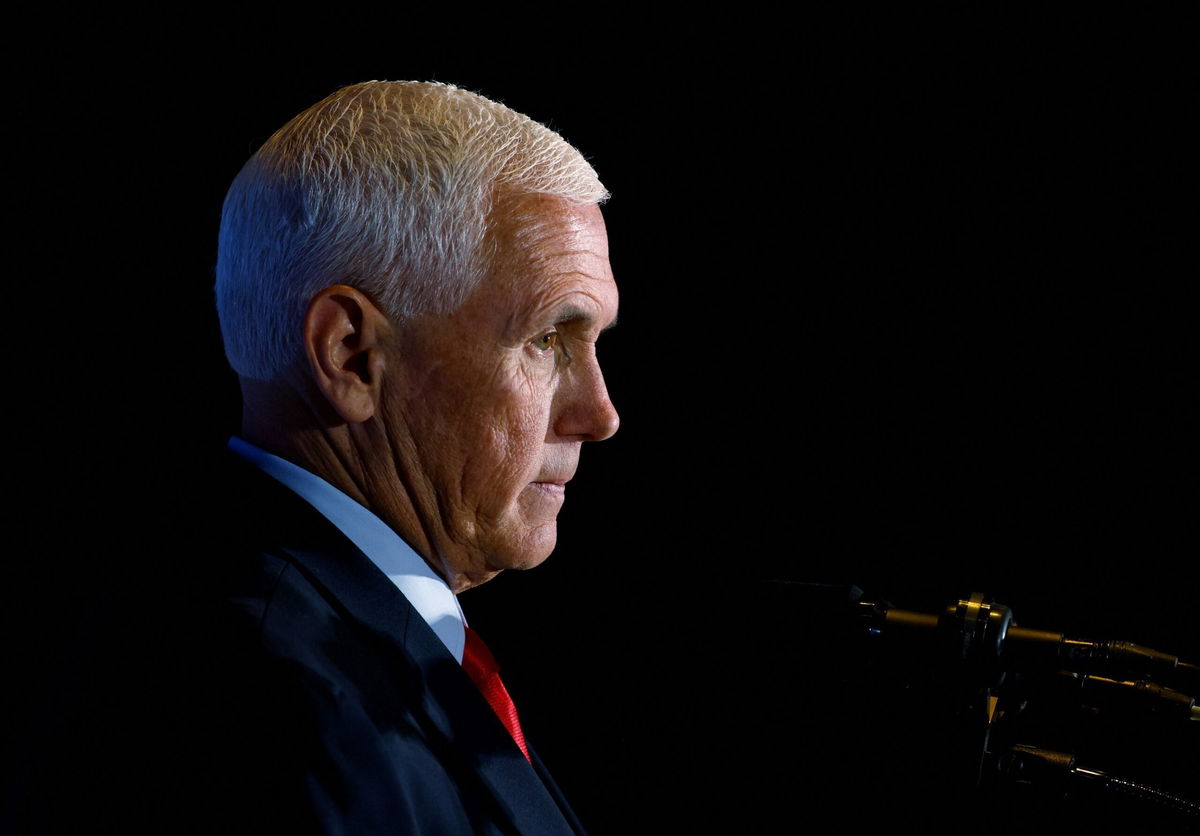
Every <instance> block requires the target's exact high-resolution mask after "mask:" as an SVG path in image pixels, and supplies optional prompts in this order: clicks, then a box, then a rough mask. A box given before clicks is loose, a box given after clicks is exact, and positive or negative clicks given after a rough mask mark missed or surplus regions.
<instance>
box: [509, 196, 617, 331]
mask: <svg viewBox="0 0 1200 836" xmlns="http://www.w3.org/2000/svg"><path fill="white" fill-rule="evenodd" d="M495 218H496V221H495V223H494V226H493V230H492V235H491V246H492V269H491V271H490V275H489V278H488V279H487V280H486V281H485V285H490V286H491V287H492V288H494V289H495V290H496V291H502V292H503V291H506V292H507V293H508V294H511V297H512V298H513V299H514V301H517V300H520V302H521V303H522V304H528V305H538V304H539V303H541V304H552V303H554V302H556V301H565V300H560V299H559V298H558V297H563V296H571V295H582V297H584V298H583V299H582V300H577V301H587V300H589V299H590V300H591V301H592V302H593V303H594V304H596V305H598V306H600V307H602V308H608V307H615V283H614V281H613V276H612V268H611V267H610V265H609V260H608V235H607V232H606V230H605V226H604V217H603V216H602V215H601V213H600V207H599V206H596V205H595V204H591V205H585V206H576V205H571V204H568V203H566V202H565V201H562V200H560V199H557V198H551V197H546V196H540V195H539V196H533V197H526V198H523V199H521V200H520V201H514V202H509V203H508V204H502V205H501V206H499V207H497V212H496V214H495ZM607 313H609V312H608V311H596V314H597V315H605V314H607ZM611 313H612V314H613V315H615V310H613V311H611ZM601 324H604V323H601Z"/></svg>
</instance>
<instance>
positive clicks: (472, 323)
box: [379, 198, 618, 591]
mask: <svg viewBox="0 0 1200 836" xmlns="http://www.w3.org/2000/svg"><path fill="white" fill-rule="evenodd" d="M505 216H506V217H507V218H508V221H507V223H505V224H504V225H503V226H502V227H501V228H500V229H499V230H498V237H497V240H496V243H497V244H498V250H499V252H500V253H501V256H500V258H499V259H498V263H497V264H496V265H495V267H494V269H493V271H492V274H491V275H489V276H488V277H487V278H486V279H485V280H484V281H483V282H482V284H481V285H480V286H479V287H478V288H477V289H476V290H475V291H474V293H473V294H472V295H471V296H470V297H468V299H467V300H466V302H465V303H464V304H463V306H462V307H461V308H460V309H459V310H458V311H456V312H455V313H454V314H452V315H450V316H426V317H421V318H418V319H416V320H415V321H412V322H411V323H407V324H406V327H405V328H404V329H403V331H402V332H401V333H400V334H399V335H398V336H397V338H396V348H397V354H398V356H397V357H395V358H394V359H393V360H392V361H391V362H390V363H389V365H391V366H392V369H391V372H390V374H389V375H388V376H387V378H386V379H385V383H384V387H383V391H382V399H381V405H380V413H381V417H382V421H383V425H384V426H385V427H386V432H387V436H388V439H387V445H386V446H387V448H388V450H389V451H390V455H391V457H392V464H393V474H392V475H393V479H392V489H393V490H396V489H401V490H403V493H404V496H405V497H407V498H408V500H409V502H410V503H411V506H412V511H413V514H412V516H413V517H414V518H415V520H414V521H415V523H416V525H417V526H419V528H420V532H421V537H420V538H412V539H424V540H425V541H426V542H427V543H428V544H429V549H430V551H429V554H427V559H428V560H431V562H432V563H433V565H434V568H435V569H436V570H437V571H439V573H441V574H442V576H443V577H444V578H446V579H447V580H448V581H449V582H450V585H451V588H452V589H455V591H460V590H461V589H464V588H467V587H469V586H473V585H476V584H478V583H482V582H483V581H485V580H487V579H489V578H490V577H492V576H494V575H495V574H496V573H497V572H499V571H502V570H504V569H516V568H527V567H530V566H535V565H537V564H538V563H540V562H541V561H542V560H544V559H545V558H546V557H547V556H548V555H549V554H550V552H551V551H552V550H553V548H554V545H555V541H556V536H557V527H556V518H557V515H558V512H559V509H560V508H561V507H562V504H563V500H564V497H565V494H566V484H567V482H568V481H570V479H571V478H572V477H573V476H574V475H575V470H576V467H577V466H578V464H579V455H580V448H581V447H582V445H583V442H585V441H599V440H602V439H605V438H608V437H609V436H611V435H612V434H613V433H614V432H616V429H617V425H618V417H617V413H616V411H615V409H614V408H613V405H612V403H611V401H610V400H609V397H608V391H607V389H606V388H605V384H604V378H603V376H602V374H601V371H600V366H599V363H598V361H597V358H596V340H597V338H598V337H599V335H600V332H601V331H602V330H603V329H604V328H606V327H607V326H609V325H610V324H612V322H613V321H614V320H615V318H616V313H617V286H616V284H615V282H614V281H613V277H612V270H611V268H610V266H609V261H608V240H607V235H606V232H605V227H604V221H603V218H602V216H601V214H600V209H599V207H597V206H587V207H569V206H567V205H566V204H563V203H561V202H560V201H557V200H552V199H547V198H540V199H539V198H534V199H526V200H525V201H524V202H523V203H522V204H521V205H519V206H517V207H512V208H510V209H509V211H508V212H506V213H505ZM387 487H388V486H386V485H380V486H379V488H380V489H381V490H383V491H386V490H387ZM395 501H396V502H397V503H398V504H401V505H402V504H404V501H403V498H402V497H395ZM401 533H402V534H403V533H404V532H403V531H402V532H401ZM412 539H410V542H412Z"/></svg>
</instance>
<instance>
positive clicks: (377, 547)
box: [18, 82, 618, 834]
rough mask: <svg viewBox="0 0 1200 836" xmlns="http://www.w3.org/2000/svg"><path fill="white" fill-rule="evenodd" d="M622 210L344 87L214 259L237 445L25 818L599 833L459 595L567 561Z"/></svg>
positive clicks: (277, 146)
mask: <svg viewBox="0 0 1200 836" xmlns="http://www.w3.org/2000/svg"><path fill="white" fill-rule="evenodd" d="M605 197H606V193H605V190H604V188H603V186H602V185H601V184H600V182H599V180H598V179H597V177H596V175H595V173H594V172H593V171H592V169H591V168H590V166H588V165H587V163H586V162H585V161H584V160H583V158H582V157H581V156H580V154H579V153H578V152H577V151H576V150H575V149H573V148H572V147H571V146H569V145H568V144H567V143H566V142H565V141H564V140H562V139H561V138H560V137H559V136H557V135H556V134H554V133H553V132H551V131H550V130H548V129H546V128H544V127H542V126H541V125H538V124H536V123H534V122H532V121H531V120H529V119H528V118H526V117H524V116H522V115H520V114H517V113H514V112H512V111H511V110H508V109H507V108H505V107H503V106H501V105H499V104H496V103H494V102H491V101H488V100H486V99H484V98H481V97H479V96H477V95H474V94H471V93H468V92H466V91H463V90H459V89H456V88H454V87H451V86H446V85H439V84H422V83H385V82H370V83H366V84H359V85H354V86H351V87H347V88H345V89H343V90H340V91H338V92H336V93H334V94H333V95H331V96H330V97H329V98H327V99H325V100H324V101H322V102H320V103H318V104H316V105H314V106H313V107H312V108H310V109H309V110H307V111H306V112H304V113H302V114H300V115H299V116H297V117H296V118H295V119H293V120H292V121H291V122H289V123H288V124H287V125H286V126H285V127H284V128H282V129H281V130H280V131H279V132H278V133H276V134H275V135H274V136H272V137H271V138H270V139H269V140H267V142H266V143H265V144H264V145H263V147H262V148H261V149H260V150H259V151H258V152H257V153H256V154H255V155H254V157H253V158H252V159H251V160H250V161H249V162H248V163H247V164H246V166H245V168H244V169H243V170H242V171H241V173H240V174H239V175H238V176H237V178H236V180H235V181H234V183H233V185H232V187H231V188H230V191H229V194H228V196H227V198H226V202H225V207H224V211H223V215H222V222H221V233H220V247H219V257H218V265H217V282H216V295H217V305H218V312H219V315H220V320H221V329H222V334H223V336H224V340H225V345H226V353H227V356H228V358H229V361H230V363H231V365H232V366H233V368H234V370H235V371H236V372H237V373H238V376H239V379H240V381H241V388H242V393H243V396H244V410H243V427H242V432H241V433H240V436H239V437H237V438H234V439H232V440H231V441H230V444H229V447H230V449H231V451H232V453H231V454H230V455H229V460H228V461H227V462H223V463H220V464H219V465H218V466H217V471H218V474H219V475H218V478H217V479H216V481H213V482H211V483H210V484H209V485H208V487H207V488H206V490H207V492H208V494H209V496H208V497H206V498H205V501H204V502H203V503H202V506H201V507H199V508H186V507H183V508H181V509H180V514H186V517H185V519H187V520H191V521H194V522H185V523H183V525H182V526H179V525H176V524H175V523H173V522H169V523H168V527H169V528H173V529H177V530H175V531H173V532H172V534H171V535H170V538H169V539H167V538H165V537H164V538H159V539H158V540H157V541H155V540H152V539H151V538H147V540H148V541H149V542H150V548H149V550H150V552H151V562H150V568H149V569H148V570H146V571H142V572H141V574H142V575H143V577H139V580H138V582H137V589H136V590H134V591H132V592H131V594H130V596H129V597H130V600H129V601H128V602H126V603H123V604H122V606H120V607H117V608H114V609H116V610H118V611H119V612H120V613H121V615H122V617H125V615H126V613H128V622H129V625H128V629H127V630H126V631H125V632H124V633H121V632H120V631H118V633H117V635H118V636H122V635H123V636H124V638H117V639H115V640H111V639H109V638H108V637H107V636H106V637H105V638H104V639H103V640H101V641H99V642H98V644H99V645H101V646H102V651H101V653H102V657H99V658H102V659H103V661H102V662H98V663H95V664H94V665H93V666H92V668H91V669H90V670H89V671H88V672H85V673H83V674H81V675H79V676H78V677H77V682H78V683H81V684H83V685H85V686H86V687H87V690H88V691H89V695H88V698H87V700H86V701H83V700H81V701H80V702H81V703H86V708H85V709H84V710H82V711H80V712H76V715H75V716H74V717H73V718H72V719H70V720H57V721H56V722H57V723H58V725H59V726H60V729H61V730H60V731H59V732H58V736H59V738H61V743H62V745H61V746H58V745H56V746H54V747H53V748H51V747H48V746H40V747H38V748H40V749H41V752H42V754H41V755H40V756H39V758H40V760H41V761H42V762H41V763H40V764H34V766H33V767H31V772H32V773H36V774H35V775H34V777H33V778H32V779H30V781H29V783H30V784H31V785H32V786H34V788H35V791H34V792H33V793H30V794H29V798H30V799H31V800H24V799H23V800H20V801H19V805H20V809H19V810H18V814H19V815H20V816H21V817H22V818H23V819H24V820H26V821H29V822H31V823H32V825H31V830H33V831H36V832H45V831H47V830H53V829H54V827H53V825H54V824H57V823H58V822H60V821H63V822H67V823H68V825H67V828H66V829H71V830H75V829H78V828H79V827H80V826H81V822H82V823H83V824H84V825H86V826H85V827H84V829H90V828H91V827H92V826H93V825H95V824H96V823H103V825H104V826H105V828H106V829H116V830H118V831H120V832H156V833H161V832H171V833H177V832H204V833H211V832H230V831H235V832H249V831H254V832H259V833H269V832H281V833H283V832H287V833H293V832H321V833H352V834H370V833H522V834H560V833H573V832H580V831H581V830H582V828H581V827H580V825H579V823H578V821H577V820H576V819H575V817H574V815H573V813H572V812H571V810H570V807H569V806H568V804H567V803H566V801H565V800H564V799H563V798H562V796H561V794H560V793H559V791H558V790H557V788H556V787H555V785H554V782H553V780H552V779H551V778H550V776H549V773H548V772H547V771H546V769H545V768H544V767H543V765H542V763H541V762H540V761H539V759H538V757H537V754H536V752H535V750H534V749H533V747H532V746H530V745H529V744H528V742H527V741H526V740H525V739H524V735H523V730H522V729H521V726H520V718H519V715H518V714H517V712H516V710H515V707H513V706H512V703H511V701H510V700H508V699H507V693H506V691H505V689H504V686H503V684H502V682H501V681H500V680H499V678H498V675H497V673H496V670H495V665H494V660H493V659H492V658H491V657H490V654H489V653H488V651H487V650H486V648H485V647H484V645H483V644H482V641H481V640H480V639H479V638H478V636H476V635H475V634H474V633H473V631H471V630H470V629H469V628H468V627H467V626H466V623H465V619H464V617H463V614H462V610H461V609H460V608H459V606H458V603H457V599H456V597H455V596H456V595H457V594H458V593H460V592H462V591H463V590H466V589H469V588H471V587H473V586H477V585H479V584H481V583H484V582H485V581H487V580H489V579H490V578H493V577H495V576H496V575H497V574H498V573H499V572H502V571H503V570H505V569H514V568H528V567H531V566H535V565H537V564H538V563H540V562H541V561H542V560H544V559H545V558H546V557H547V556H548V555H549V554H550V552H551V550H552V549H553V548H554V545H555V539H556V523H555V520H556V516H557V514H558V512H559V509H560V508H561V506H562V503H563V501H564V496H565V493H566V486H567V483H568V482H569V481H570V480H571V479H572V477H573V476H574V475H575V471H576V468H577V466H578V464H579V456H580V448H581V447H582V445H583V442H585V441H599V440H602V439H605V438H608V437H609V436H611V435H612V434H613V433H614V432H615V431H616V429H617V423H618V418H617V414H616V412H615V410H614V409H613V406H612V404H611V402H610V401H609V398H608V394H607V391H606V389H605V384H604V379H603V377H602V375H601V372H600V368H599V365H598V364H597V359H596V341H597V339H598V337H599V336H600V333H601V332H602V331H603V330H604V329H606V328H607V327H609V326H610V325H612V323H613V322H614V321H615V318H616V313H617V290H616V285H615V284H614V282H613V277H612V273H611V270H610V268H609V263H608V252H607V240H606V235H605V229H604V222H603V219H602V217H601V214H600V210H599V208H598V203H599V202H600V201H601V200H603V199H604V198H605ZM187 481H189V480H187V479H186V476H185V477H184V478H182V479H181V482H184V483H186V482H187ZM179 504H180V505H186V504H187V503H183V502H180V503H179ZM180 534H182V535H183V536H182V537H181V536H180ZM120 565H121V564H120V563H119V562H117V563H114V566H116V567H120ZM114 648H115V650H114ZM80 656H81V657H84V656H89V651H86V650H81V651H80ZM74 687H75V685H74V684H72V685H69V686H64V687H61V688H57V689H56V692H58V693H66V692H69V691H71V690H72V689H73V688H74ZM48 713H49V712H48ZM54 713H55V714H57V712H54ZM63 752H66V754H65V755H64V754H62V753H63ZM39 758H35V760H38V759H39ZM48 823H49V824H48Z"/></svg>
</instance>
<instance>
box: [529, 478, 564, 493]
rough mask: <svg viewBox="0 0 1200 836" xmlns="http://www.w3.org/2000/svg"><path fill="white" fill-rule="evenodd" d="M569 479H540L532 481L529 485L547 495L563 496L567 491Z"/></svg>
mask: <svg viewBox="0 0 1200 836" xmlns="http://www.w3.org/2000/svg"><path fill="white" fill-rule="evenodd" d="M568 481H569V479H539V480H538V481H536V482H530V483H529V487H531V488H533V489H534V490H536V491H539V492H540V493H543V494H545V495H547V496H555V497H563V496H566V493H567V482H568Z"/></svg>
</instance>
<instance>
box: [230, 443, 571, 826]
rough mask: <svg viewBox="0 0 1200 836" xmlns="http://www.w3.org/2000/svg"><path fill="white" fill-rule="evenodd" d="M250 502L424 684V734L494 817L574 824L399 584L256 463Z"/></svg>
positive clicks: (328, 590) (338, 602)
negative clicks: (478, 792)
mask: <svg viewBox="0 0 1200 836" xmlns="http://www.w3.org/2000/svg"><path fill="white" fill-rule="evenodd" d="M246 467H247V469H249V470H250V471H252V473H250V474H249V475H247V478H248V479H251V480H252V481H253V483H254V485H253V487H254V491H253V492H254V494H255V496H254V498H253V499H250V500H249V502H250V504H249V505H248V506H246V507H250V508H254V509H255V515H256V516H257V517H258V520H259V522H260V523H261V522H262V521H263V520H264V518H266V519H273V521H274V525H272V526H270V527H271V528H274V529H276V532H277V534H278V537H277V540H276V543H277V544H279V545H282V546H283V548H282V551H283V552H285V553H286V554H287V555H288V556H290V557H291V559H292V561H293V562H294V565H295V566H296V567H297V568H298V569H299V570H300V571H302V572H303V573H304V574H305V575H306V576H307V577H308V578H309V580H310V581H311V582H312V583H313V584H314V586H316V587H317V588H318V589H320V590H321V591H322V592H323V594H324V595H325V597H326V598H327V599H328V600H330V601H331V602H332V603H333V604H334V605H335V606H337V607H338V608H339V609H340V610H341V611H343V612H344V613H345V614H346V615H347V616H348V617H349V618H351V619H353V620H354V621H356V622H357V623H359V624H360V625H361V626H362V627H363V628H364V629H366V630H368V631H370V632H371V633H373V634H374V635H375V636H376V637H377V638H379V639H381V640H382V641H383V642H384V643H385V644H387V645H390V646H392V647H393V648H394V649H395V651H396V664H397V665H398V666H407V667H409V668H410V674H411V676H412V677H413V679H414V681H419V682H422V683H424V686H425V687H424V688H418V689H416V691H415V693H414V694H413V697H414V699H415V700H416V701H417V702H418V704H417V705H416V706H413V709H414V711H416V712H417V713H418V714H419V715H420V716H421V717H422V719H423V720H424V722H425V723H426V728H427V730H428V732H429V734H430V736H431V738H433V739H434V740H436V741H439V744H440V745H441V746H442V747H443V749H444V750H445V751H446V752H447V754H448V757H450V758H451V759H453V760H455V761H457V763H458V764H459V766H460V769H461V772H462V773H463V774H464V776H466V777H468V778H469V779H471V780H473V781H475V782H476V783H477V784H478V786H479V787H480V790H481V791H482V792H484V793H486V794H487V795H490V796H491V801H492V805H493V807H494V808H495V810H496V811H497V814H498V815H499V816H500V817H501V818H502V819H507V820H508V823H509V824H510V825H511V827H512V829H513V830H514V831H516V832H519V833H582V832H583V828H582V827H581V826H580V825H579V822H578V820H577V819H576V818H575V816H574V813H573V812H571V810H570V807H569V805H568V804H567V803H566V800H565V799H564V798H563V797H562V795H561V793H560V792H559V790H558V788H557V786H555V784H554V782H553V780H552V779H551V778H550V776H549V773H548V772H547V771H546V770H545V767H544V766H543V765H542V764H541V761H540V760H537V758H536V755H534V766H533V767H531V765H530V763H529V762H528V761H526V760H525V757H524V756H523V755H522V754H521V751H520V749H518V748H517V746H516V744H515V743H514V742H513V740H512V738H511V737H510V736H509V735H508V732H507V730H506V729H505V728H504V726H503V725H502V724H501V723H500V721H499V719H498V718H497V717H496V715H495V713H494V712H493V711H492V709H491V707H490V706H489V705H488V704H487V701H486V700H484V698H483V696H482V695H481V694H480V693H479V691H478V689H477V688H476V687H475V685H474V683H473V682H471V680H470V678H469V677H468V676H467V675H466V673H465V672H464V671H463V669H462V666H461V665H459V663H458V662H457V661H456V660H455V659H454V657H453V656H451V655H450V652H449V651H448V650H447V649H446V647H445V645H443V644H442V642H441V640H440V639H438V637H437V636H436V635H435V634H434V632H433V630H432V629H430V627H429V625H428V624H426V623H425V621H424V620H423V619H422V618H421V616H420V615H419V614H418V613H417V612H416V610H415V609H414V608H413V606H412V605H411V604H410V603H409V602H408V599H406V598H405V597H404V595H403V594H402V593H401V592H400V590H399V589H397V588H396V586H395V585H394V584H393V583H392V582H391V581H390V580H389V579H388V578H387V576H386V575H384V574H383V572H382V571H380V570H379V568H378V567H377V566H376V565H375V564H374V563H372V562H371V560H370V558H368V557H367V556H366V555H365V554H363V553H362V551H360V550H359V549H358V547H356V546H355V545H354V544H353V543H351V542H350V540H349V539H348V538H346V537H345V536H344V535H343V534H342V533H341V532H340V531H338V530H337V528H336V527H335V526H334V525H333V524H332V523H330V522H329V521H328V520H326V519H325V518H324V517H323V516H322V515H321V514H320V513H318V512H317V511H316V510H315V509H314V508H312V506H310V505H309V504H308V503H307V502H305V501H304V500H303V499H301V498H300V497H298V496H296V495H295V494H294V493H293V492H292V491H290V490H289V489H287V488H286V487H284V486H283V485H281V484H279V483H278V482H276V481H275V480H274V479H273V478H271V477H270V476H267V475H266V474H263V473H261V472H260V471H258V470H257V469H256V468H253V467H251V466H249V465H246Z"/></svg>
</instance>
